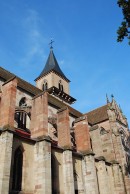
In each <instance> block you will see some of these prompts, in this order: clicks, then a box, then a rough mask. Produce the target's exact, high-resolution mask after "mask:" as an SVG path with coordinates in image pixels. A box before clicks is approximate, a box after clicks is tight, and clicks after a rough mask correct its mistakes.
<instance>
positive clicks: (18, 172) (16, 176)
mask: <svg viewBox="0 0 130 194" xmlns="http://www.w3.org/2000/svg"><path fill="white" fill-rule="evenodd" d="M22 167H23V151H22V149H21V147H18V148H17V149H16V151H15V154H14V165H13V185H12V190H13V191H21V189H22Z"/></svg>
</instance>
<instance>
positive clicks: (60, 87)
mask: <svg viewBox="0 0 130 194" xmlns="http://www.w3.org/2000/svg"><path fill="white" fill-rule="evenodd" d="M59 90H60V91H62V92H63V90H64V89H63V85H62V81H61V80H60V81H59Z"/></svg>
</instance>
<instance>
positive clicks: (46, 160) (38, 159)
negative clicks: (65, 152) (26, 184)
mask: <svg viewBox="0 0 130 194" xmlns="http://www.w3.org/2000/svg"><path fill="white" fill-rule="evenodd" d="M34 162H35V164H34V165H35V175H34V177H35V194H51V193H52V188H51V142H50V141H49V140H47V139H42V140H41V141H39V142H37V143H36V145H35V147H34Z"/></svg>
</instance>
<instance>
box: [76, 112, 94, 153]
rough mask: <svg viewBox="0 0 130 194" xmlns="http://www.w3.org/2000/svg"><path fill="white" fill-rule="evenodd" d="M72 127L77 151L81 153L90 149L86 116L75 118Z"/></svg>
mask: <svg viewBox="0 0 130 194" xmlns="http://www.w3.org/2000/svg"><path fill="white" fill-rule="evenodd" d="M74 129H75V140H76V147H77V151H79V152H82V153H84V152H86V151H90V150H91V144H90V135H89V127H88V122H87V118H86V116H83V117H80V118H78V119H76V120H75V124H74Z"/></svg>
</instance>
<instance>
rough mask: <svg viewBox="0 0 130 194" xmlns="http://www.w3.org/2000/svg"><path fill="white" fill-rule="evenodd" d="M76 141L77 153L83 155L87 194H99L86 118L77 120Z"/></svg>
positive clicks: (75, 125)
mask: <svg viewBox="0 0 130 194" xmlns="http://www.w3.org/2000/svg"><path fill="white" fill-rule="evenodd" d="M74 131H75V140H76V147H77V151H79V152H81V153H83V155H84V158H83V160H82V171H83V179H84V189H85V194H87V193H91V192H92V193H94V194H98V185H97V178H96V177H97V176H96V168H95V160H94V154H93V153H92V151H91V144H90V134H89V128H88V122H87V118H86V116H83V117H80V118H78V119H76V120H75V124H74Z"/></svg>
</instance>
